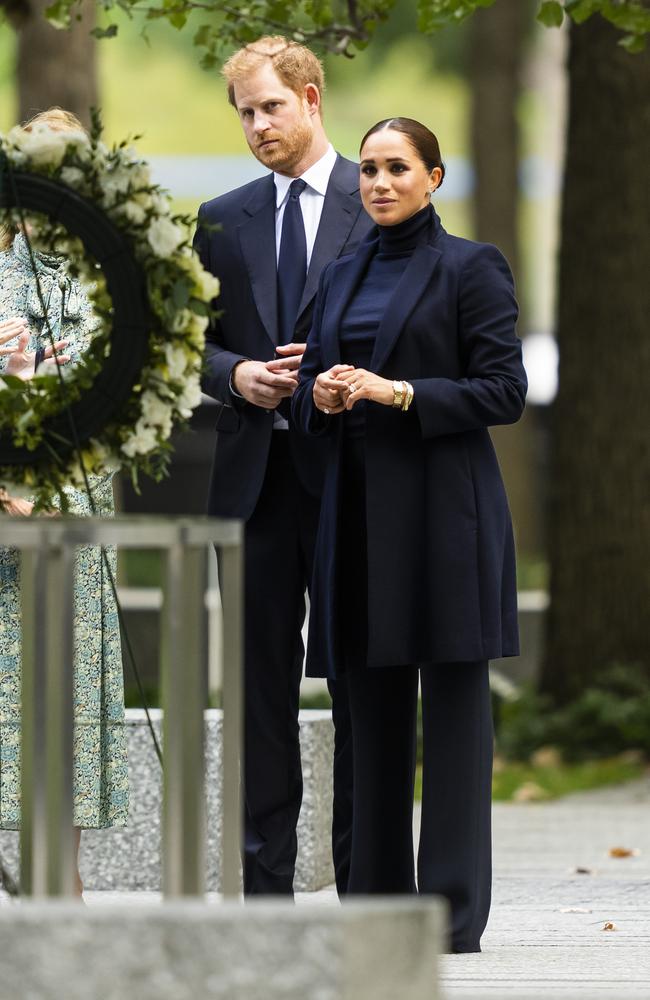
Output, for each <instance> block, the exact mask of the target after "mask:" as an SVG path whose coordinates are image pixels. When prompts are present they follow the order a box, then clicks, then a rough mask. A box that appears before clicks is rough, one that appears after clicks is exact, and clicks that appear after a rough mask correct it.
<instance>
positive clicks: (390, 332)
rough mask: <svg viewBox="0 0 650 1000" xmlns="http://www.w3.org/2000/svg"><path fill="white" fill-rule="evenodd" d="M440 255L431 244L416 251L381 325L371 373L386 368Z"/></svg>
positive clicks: (424, 245) (425, 244)
mask: <svg viewBox="0 0 650 1000" xmlns="http://www.w3.org/2000/svg"><path fill="white" fill-rule="evenodd" d="M441 256H442V255H441V252H440V250H436V248H435V247H433V246H431V244H430V243H422V244H420V246H418V247H417V248H416V249H415V251H414V252H413V256H412V257H411V259H410V260H409V262H408V264H407V266H406V270H405V271H404V274H403V275H402V277H401V278H400V280H399V282H398V283H397V287H396V288H395V291H394V292H393V294H392V295H391V297H390V299H389V302H388V305H387V306H386V311H385V313H384V315H383V318H382V320H381V322H380V324H379V329H378V330H377V338H376V340H375V349H374V351H373V354H372V360H371V363H370V368H371V371H374V372H380V371H381V369H382V368H383V366H384V364H385V363H386V361H387V359H388V356H389V354H390V352H391V351H392V349H393V347H394V346H395V343H396V342H397V339H398V338H399V336H400V334H401V333H402V330H403V329H404V326H405V325H406V322H407V320H408V318H409V316H410V315H411V313H412V312H413V310H414V308H415V306H416V305H417V303H418V300H419V299H420V297H421V296H422V293H423V292H424V290H425V288H426V286H427V285H428V284H429V281H430V280H431V276H432V274H433V272H434V270H435V268H436V265H437V263H438V261H439V260H440V257H441Z"/></svg>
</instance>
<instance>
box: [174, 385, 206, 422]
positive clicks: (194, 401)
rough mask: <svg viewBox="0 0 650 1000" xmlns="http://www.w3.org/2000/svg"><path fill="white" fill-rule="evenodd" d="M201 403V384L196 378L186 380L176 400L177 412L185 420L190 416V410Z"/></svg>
mask: <svg viewBox="0 0 650 1000" xmlns="http://www.w3.org/2000/svg"><path fill="white" fill-rule="evenodd" d="M200 402H201V384H200V382H199V379H198V377H194V378H191V379H188V380H187V382H186V383H185V387H184V389H183V391H182V393H181V394H180V396H179V397H178V399H177V400H176V406H177V408H178V412H179V413H180V415H181V416H182V417H184V418H185V419H186V420H189V418H190V417H191V416H192V410H195V409H196V407H197V406H198V405H199V403H200Z"/></svg>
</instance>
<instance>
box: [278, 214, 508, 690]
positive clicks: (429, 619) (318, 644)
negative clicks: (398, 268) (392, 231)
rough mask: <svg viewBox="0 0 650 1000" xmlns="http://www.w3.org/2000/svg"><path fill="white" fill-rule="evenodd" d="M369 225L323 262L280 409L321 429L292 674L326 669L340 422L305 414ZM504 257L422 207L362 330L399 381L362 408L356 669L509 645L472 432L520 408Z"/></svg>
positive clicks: (483, 441)
mask: <svg viewBox="0 0 650 1000" xmlns="http://www.w3.org/2000/svg"><path fill="white" fill-rule="evenodd" d="M378 244H379V239H378V235H377V233H376V232H375V233H371V235H370V237H369V238H367V240H366V241H365V242H364V243H362V244H361V245H360V247H359V249H358V250H357V252H356V253H355V254H354V255H350V256H347V257H343V258H340V259H339V260H335V261H333V262H332V263H331V264H330V265H329V266H328V267H327V268H326V269H325V271H324V272H323V275H322V278H321V283H320V288H319V292H318V297H317V300H316V305H315V309H314V320H313V324H312V328H311V332H310V334H309V337H308V341H307V349H306V352H305V355H304V358H303V362H302V365H301V369H300V383H299V386H298V388H297V390H296V392H295V394H294V397H293V404H292V411H293V417H294V421H295V423H296V424H297V426H298V427H299V428H300V429H301V430H302V431H303V432H304V433H305V434H309V435H317V436H319V437H320V436H325V437H327V438H329V451H328V459H327V468H326V475H325V485H324V491H323V497H322V507H321V520H320V526H319V532H318V539H317V543H316V555H315V565H314V580H313V585H312V591H311V613H310V631H309V643H308V652H307V673H308V674H309V675H311V676H317V677H318V676H329V677H334V676H336V670H337V665H339V664H340V649H339V642H340V636H339V629H338V620H337V619H338V608H337V589H338V588H337V573H338V567H337V559H338V547H339V546H338V529H339V524H340V518H339V511H340V507H341V505H342V504H344V503H345V483H344V482H342V481H341V474H340V445H341V433H342V428H343V419H342V416H340V415H330V416H328V415H327V414H324V413H322V412H321V411H319V410H317V409H316V407H315V406H314V402H313V395H312V391H313V383H314V380H315V378H316V376H317V375H318V374H319V373H320V372H322V371H326V370H327V369H329V368H330V367H331V366H332V365H335V364H337V363H339V362H340V348H339V327H340V323H341V318H342V316H343V314H344V310H345V308H346V306H347V305H348V303H349V302H350V300H351V299H352V297H353V296H354V294H355V290H356V289H357V288H358V287H359V284H360V282H361V280H362V278H363V275H364V272H365V270H366V268H367V265H368V263H369V261H370V259H371V257H372V256H373V254H375V253H376V252H377V249H378ZM516 319H517V304H516V301H515V297H514V289H513V281H512V276H511V273H510V269H509V267H508V264H507V263H506V261H505V259H504V258H503V256H502V255H501V254H500V253H499V251H498V250H497V249H496V248H495V247H493V246H489V245H486V244H479V243H473V242H470V241H468V240H463V239H459V238H458V237H455V236H450V235H449V234H448V233H446V232H445V230H444V229H443V228H442V226H441V225H440V220H439V219H438V217H437V215H436V213H435V212H434V211H433V209H432V210H431V227H430V231H429V235H428V238H427V239H426V241H424V242H422V243H421V244H420V245H418V246H417V247H416V249H415V250H414V252H413V255H412V257H411V259H410V260H409V262H408V265H407V267H406V270H405V271H404V273H403V275H402V276H401V278H400V280H399V282H398V284H397V285H396V287H395V290H394V293H393V295H392V296H391V298H390V301H389V304H388V307H387V309H386V311H385V313H384V316H383V319H382V321H381V323H380V326H379V329H378V331H377V338H376V343H375V349H374V354H373V358H372V362H371V365H370V368H371V370H373V371H375V372H377V373H378V374H380V375H382V376H384V377H385V378H389V379H407V380H408V381H409V382H411V383H412V385H413V388H414V390H415V399H414V403H413V405H412V407H411V409H410V410H409V411H408V413H403V412H401V410H395V409H393V408H392V407H388V406H383V405H380V404H378V403H372V402H369V403H368V404H367V407H366V437H365V449H366V498H367V499H366V524H367V534H368V635H369V641H368V665H369V666H398V665H401V664H420V663H431V662H449V661H470V660H474V661H475V660H485V659H491V658H494V657H500V656H515V655H517V653H518V652H519V642H518V630H517V593H516V576H515V553H514V543H513V535H512V525H511V521H510V512H509V510H508V502H507V499H506V494H505V490H504V487H503V482H502V479H501V473H500V470H499V465H498V462H497V459H496V455H495V452H494V448H493V446H492V442H491V440H490V436H489V433H488V430H487V428H488V427H489V426H490V425H494V424H509V423H514V422H515V421H516V420H518V419H519V417H520V416H521V413H522V411H523V407H524V401H525V395H526V388H527V383H526V375H525V372H524V368H523V365H522V360H521V344H520V342H519V340H518V339H517V336H516V333H515V322H516Z"/></svg>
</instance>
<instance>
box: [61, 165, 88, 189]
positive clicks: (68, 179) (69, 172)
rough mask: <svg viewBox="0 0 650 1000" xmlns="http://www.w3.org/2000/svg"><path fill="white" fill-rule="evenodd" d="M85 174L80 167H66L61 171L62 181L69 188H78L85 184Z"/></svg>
mask: <svg viewBox="0 0 650 1000" xmlns="http://www.w3.org/2000/svg"><path fill="white" fill-rule="evenodd" d="M83 179H84V172H83V170H80V169H79V167H64V168H63V170H62V171H61V180H62V181H63V183H64V184H67V185H68V187H71V188H78V187H80V186H81V184H82V183H83Z"/></svg>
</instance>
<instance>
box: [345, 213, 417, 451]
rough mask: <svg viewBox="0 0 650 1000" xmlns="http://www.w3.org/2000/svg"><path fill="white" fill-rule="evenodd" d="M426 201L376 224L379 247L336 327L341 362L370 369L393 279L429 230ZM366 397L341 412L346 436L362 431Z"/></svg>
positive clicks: (357, 435)
mask: <svg viewBox="0 0 650 1000" xmlns="http://www.w3.org/2000/svg"><path fill="white" fill-rule="evenodd" d="M432 214H433V212H432V209H431V207H430V206H429V205H427V206H426V207H425V208H423V209H421V210H420V211H419V212H416V213H415V215H411V216H410V217H409V218H408V219H405V220H404V222H398V223H397V225H395V226H378V227H377V229H378V231H379V247H378V250H377V253H376V254H375V255H374V256H373V257H372V259H371V261H370V263H369V265H368V269H367V270H366V273H365V274H364V276H363V278H362V279H361V283H360V285H359V287H358V288H357V290H356V292H355V294H354V297H353V299H352V301H351V302H350V304H349V306H348V308H347V309H346V311H345V313H344V315H343V319H342V322H341V329H340V331H339V344H340V348H341V362H342V363H343V364H346V365H354V366H355V368H366V369H370V361H371V359H372V354H373V350H374V347H375V339H376V336H377V330H378V328H379V323H380V321H381V318H382V316H383V315H384V313H385V311H386V306H387V305H388V302H389V299H390V298H391V296H392V294H393V292H394V291H395V288H396V287H397V283H398V282H399V280H400V278H401V277H402V274H403V273H404V271H405V270H406V266H407V264H408V262H409V259H410V258H411V255H412V254H413V251H414V250H415V248H416V246H418V244H419V243H422V242H424V240H425V239H426V238H427V235H428V233H429V230H430V225H431V220H432ZM365 414H366V401H365V400H361V401H360V402H358V403H356V404H355V405H354V406H353V407H352V409H351V410H350V412H349V413H347V412H346V413H345V415H344V420H345V423H344V431H345V434H346V435H347V436H349V437H363V435H364V433H365Z"/></svg>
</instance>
